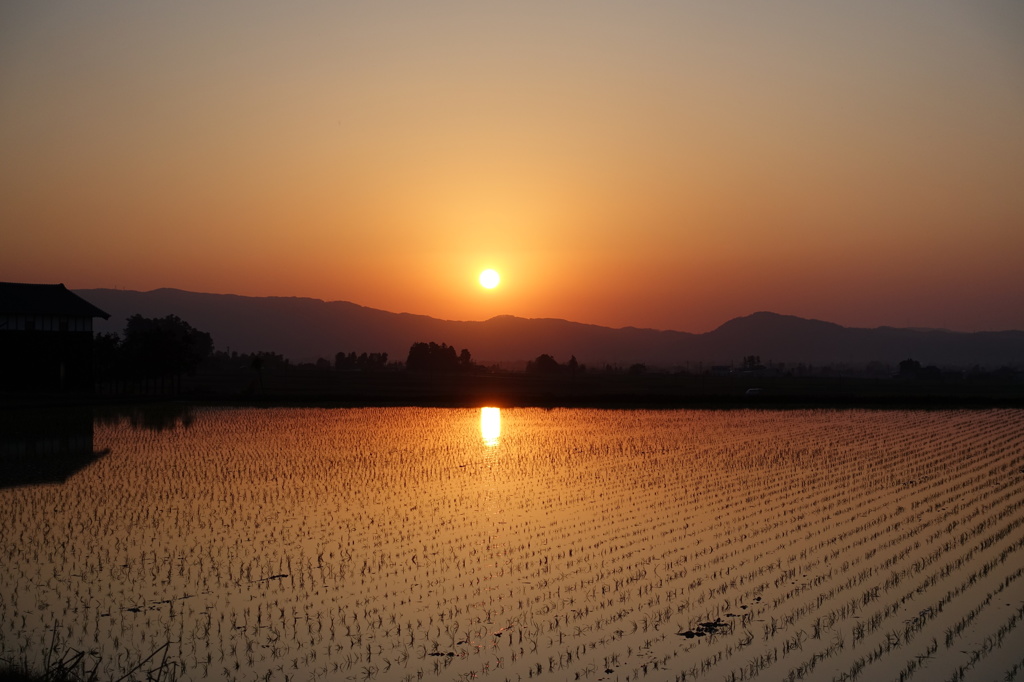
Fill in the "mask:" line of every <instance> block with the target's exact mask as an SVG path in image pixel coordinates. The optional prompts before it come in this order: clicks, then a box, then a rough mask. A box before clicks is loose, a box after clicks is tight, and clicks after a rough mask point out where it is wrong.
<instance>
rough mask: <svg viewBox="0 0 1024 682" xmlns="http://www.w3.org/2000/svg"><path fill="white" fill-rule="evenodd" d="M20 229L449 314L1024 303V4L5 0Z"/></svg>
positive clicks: (38, 264)
mask: <svg viewBox="0 0 1024 682" xmlns="http://www.w3.org/2000/svg"><path fill="white" fill-rule="evenodd" d="M0 252H2V257H3V269H2V273H0V279H2V280H6V281H24V282H64V283H66V284H67V285H68V286H69V287H72V288H92V287H120V288H125V289H138V290H149V289H154V288H159V287H176V288H180V289H187V290H191V291H206V292H216V293H236V294H244V295H257V296H264V295H281V296H309V297H314V298H321V299H325V300H347V301H353V302H355V303H359V304H362V305H366V306H371V307H375V308H382V309H385V310H390V311H394V312H413V313H421V314H425V315H431V316H434V317H441V318H446V319H486V318H488V317H492V316H494V315H498V314H513V315H519V316H523V317H562V318H566V319H571V320H575V321H580V322H589V323H595V324H602V325H609V326H615V327H619V326H640V327H654V328H661V329H679V330H683V331H692V332H701V331H706V330H709V329H712V328H714V327H716V326H718V325H719V324H721V323H723V322H725V321H726V320H728V319H730V318H732V317H736V316H740V315H746V314H749V313H751V312H754V311H758V310H772V311H775V312H779V313H785V314H793V315H800V316H803V317H815V318H819V319H824V320H829V321H833V322H838V323H840V324H844V325H848V326H867V327H873V326H878V325H893V326H916V327H945V328H949V329H957V330H965V331H971V330H983V329H1008V328H1016V329H1024V266H1022V263H1024V3H1021V2H1017V1H1016V0H1002V1H999V2H989V1H985V0H980V1H978V2H964V1H962V0H956V1H944V0H901V1H900V2H892V1H891V0H886V1H884V2H881V1H877V0H869V1H858V2H842V3H841V2H831V1H824V2H823V1H821V0H813V1H810V0H808V1H803V2H791V1H786V0H778V1H773V2H757V3H743V2H717V1H716V2H711V1H707V0H702V1H699V2H685V1H682V0H678V1H673V2H666V1H650V2H607V1H602V0H596V1H587V2H582V1H567V2H558V3H553V2H529V1H527V2H523V1H517V2H501V1H496V2H469V1H466V2H444V1H441V2H434V1H432V2H387V1H384V2H359V3H356V2H342V1H340V0H331V1H318V0H309V1H304V2H299V3H294V2H266V1H262V0H218V1H217V2H206V1H197V0H186V1H178V2H166V3H155V2H137V1H135V0H119V1H104V0H90V1H89V2H70V1H67V2H36V1H35V0H5V1H4V2H3V3H2V4H0ZM485 267H493V268H495V269H497V270H498V271H499V272H501V274H502V277H503V281H502V284H501V286H500V287H498V288H497V289H495V290H493V291H486V290H484V289H482V288H481V287H480V286H479V285H478V284H477V283H476V277H477V274H478V273H479V272H480V270H482V269H484V268H485Z"/></svg>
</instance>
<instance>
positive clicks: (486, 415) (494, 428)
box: [480, 407, 501, 448]
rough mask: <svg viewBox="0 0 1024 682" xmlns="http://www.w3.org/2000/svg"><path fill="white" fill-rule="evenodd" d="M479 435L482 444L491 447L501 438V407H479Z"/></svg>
mask: <svg viewBox="0 0 1024 682" xmlns="http://www.w3.org/2000/svg"><path fill="white" fill-rule="evenodd" d="M480 435H481V436H482V437H483V439H484V445H486V446H487V447H489V448H493V447H494V446H496V445H497V444H498V442H499V441H500V440H501V408H500V407H481V408H480Z"/></svg>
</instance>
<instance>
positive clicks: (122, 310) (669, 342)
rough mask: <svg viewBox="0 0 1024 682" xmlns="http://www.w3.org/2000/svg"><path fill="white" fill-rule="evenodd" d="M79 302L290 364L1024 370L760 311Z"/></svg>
mask: <svg viewBox="0 0 1024 682" xmlns="http://www.w3.org/2000/svg"><path fill="white" fill-rule="evenodd" d="M76 293H78V294H79V295H81V296H82V297H83V298H85V299H86V300H87V301H89V302H90V303H92V304H94V305H96V306H99V307H100V308H101V309H103V310H104V311H106V312H108V313H110V320H108V321H103V320H97V321H96V322H97V324H96V330H97V331H105V332H111V331H113V332H118V333H120V332H121V331H122V330H123V329H124V325H125V320H126V319H127V318H128V317H130V316H131V315H134V314H136V313H138V314H141V315H143V316H144V317H164V316H166V315H170V314H174V315H177V316H178V317H180V318H182V319H183V320H185V321H186V322H188V323H189V324H191V325H192V326H193V327H196V328H197V329H200V330H202V331H206V332H209V333H210V334H211V335H212V336H213V341H214V345H215V346H216V347H217V349H218V350H228V349H230V350H233V351H238V352H240V353H245V352H253V351H273V352H276V353H280V354H282V355H284V356H285V357H287V358H289V359H291V360H293V361H296V362H305V361H311V360H316V359H317V358H321V357H323V358H327V359H329V360H331V361H332V362H333V360H334V355H335V354H336V353H338V352H339V351H342V352H345V353H348V352H352V351H355V352H356V353H363V352H367V353H377V352H387V353H388V356H389V358H391V359H392V360H401V361H404V360H405V358H406V356H407V355H408V352H409V347H410V346H411V345H412V344H413V343H416V342H418V341H435V342H437V343H447V344H448V345H450V346H455V347H456V349H458V350H461V349H462V348H468V349H469V350H470V352H471V353H472V356H473V358H474V360H476V361H479V362H485V363H497V362H504V363H516V362H524V361H526V360H530V359H533V358H536V357H537V356H538V355H540V354H542V353H547V354H549V355H552V356H554V357H555V359H556V360H558V361H559V362H566V361H567V360H568V359H569V357H570V356H572V355H575V356H576V358H577V360H578V361H579V362H581V363H584V364H587V365H590V366H593V367H597V366H601V367H603V366H604V365H605V364H606V363H611V364H618V365H629V364H633V363H638V362H641V363H645V364H647V365H648V366H649V367H665V368H677V367H687V366H688V367H689V368H691V369H697V368H698V366H700V365H703V366H704V367H705V368H707V367H708V366H710V365H728V364H734V365H735V364H738V363H739V362H740V361H741V360H742V358H743V357H744V356H747V355H758V356H760V357H761V360H762V361H763V362H766V363H767V362H776V363H777V362H785V363H787V364H795V363H805V364H813V365H825V364H850V365H863V364H866V363H868V362H872V361H881V362H885V363H888V364H890V365H896V364H897V363H898V362H899V361H900V360H904V359H906V358H908V357H909V358H913V359H915V360H917V361H919V362H920V363H921V364H923V365H938V366H940V367H953V366H956V367H970V366H973V365H975V364H978V365H981V366H982V367H989V368H995V367H1000V366H1003V365H1011V364H1012V365H1018V366H1019V365H1021V364H1024V332H1022V331H1000V332H974V333H962V332H951V331H946V330H928V329H898V328H893V327H878V328H875V329H861V328H851V327H843V326H840V325H838V324H833V323H831V322H822V321H820V320H808V319H804V318H800V317H794V316H792V315H778V314H776V313H770V312H759V313H754V314H753V315H748V316H746V317H739V318H736V319H733V320H730V321H728V322H726V323H725V324H723V325H722V326H720V327H718V328H717V329H715V330H713V331H710V332H706V333H704V334H690V333H687V332H679V331H660V330H654V329H637V328H634V327H625V328H622V329H612V328H609V327H601V326H597V325H590V324H581V323H578V322H569V321H566V320H558V319H526V318H521V317H514V316H511V315H502V316H499V317H494V318H492V319H490V320H486V321H483V322H459V321H451V320H439V319H436V318H432V317H428V316H426V315H412V314H409V313H391V312H386V311H383V310H375V309H373V308H366V307H364V306H360V305H356V304H355V303H348V302H346V301H330V302H325V301H321V300H319V299H313V298H283V297H251V296H236V295H231V294H203V293H194V292H189V291H181V290H178V289H157V290H155V291H146V292H140V291H124V290H120V289H80V290H77V291H76Z"/></svg>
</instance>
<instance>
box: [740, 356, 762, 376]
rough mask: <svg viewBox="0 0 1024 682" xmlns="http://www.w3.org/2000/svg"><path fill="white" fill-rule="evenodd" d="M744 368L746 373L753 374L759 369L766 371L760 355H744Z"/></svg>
mask: <svg viewBox="0 0 1024 682" xmlns="http://www.w3.org/2000/svg"><path fill="white" fill-rule="evenodd" d="M742 368H743V370H744V371H747V372H752V371H755V370H759V369H764V365H762V364H761V356H760V355H744V356H743V364H742Z"/></svg>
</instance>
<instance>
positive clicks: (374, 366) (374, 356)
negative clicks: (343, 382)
mask: <svg viewBox="0 0 1024 682" xmlns="http://www.w3.org/2000/svg"><path fill="white" fill-rule="evenodd" d="M387 364H388V354H387V353H360V354H359V355H356V354H355V351H353V352H351V353H349V354H347V355H346V354H345V353H344V352H342V353H338V354H337V355H335V356H334V369H336V370H337V371H339V372H355V371H359V372H370V371H377V370H381V369H384V368H385V367H387Z"/></svg>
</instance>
